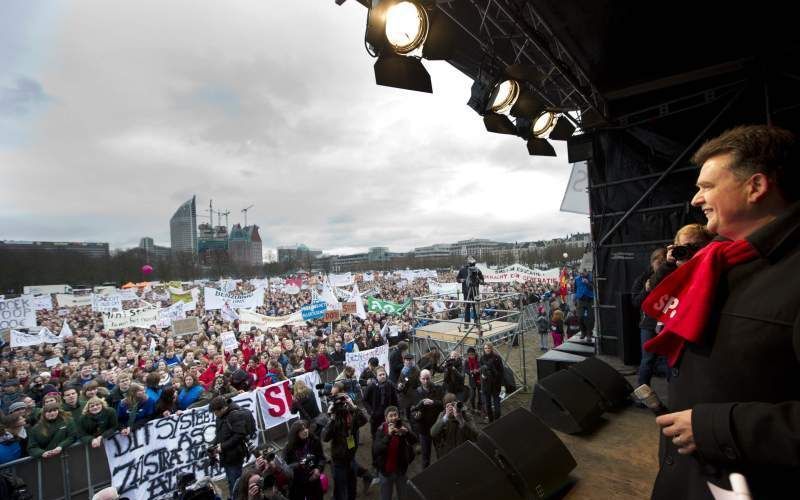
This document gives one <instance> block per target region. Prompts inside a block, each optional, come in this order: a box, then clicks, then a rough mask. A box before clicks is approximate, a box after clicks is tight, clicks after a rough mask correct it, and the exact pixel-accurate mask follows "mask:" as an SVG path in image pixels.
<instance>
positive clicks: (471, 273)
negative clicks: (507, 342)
mask: <svg viewBox="0 0 800 500" xmlns="http://www.w3.org/2000/svg"><path fill="white" fill-rule="evenodd" d="M456 281H458V282H459V283H461V292H462V293H463V294H464V300H467V301H475V300H478V299H479V297H480V295H479V294H480V285H482V284H483V273H482V272H481V270H480V269H478V267H477V263H476V262H475V259H474V258H473V257H470V258H468V259H467V265H466V266H464V267H462V268H461V269H459V271H458V276H456ZM475 306H476V304H474V303H472V304H469V303H468V304H465V305H464V323H466V324H469V322H470V318H471V317H474V318H475V325H476V326H477V327H478V331H480V321H479V319H478V310H477V308H476V307H475ZM470 309H471V310H472V315H471V316H470Z"/></svg>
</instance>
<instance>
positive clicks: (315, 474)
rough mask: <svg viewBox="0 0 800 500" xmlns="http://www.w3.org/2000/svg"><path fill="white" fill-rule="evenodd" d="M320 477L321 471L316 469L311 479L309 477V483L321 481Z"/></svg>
mask: <svg viewBox="0 0 800 500" xmlns="http://www.w3.org/2000/svg"><path fill="white" fill-rule="evenodd" d="M319 476H320V471H319V469H314V470H313V471H312V472H311V477H309V478H308V481H309V482H310V483H313V482H314V481H317V480H318V479H319Z"/></svg>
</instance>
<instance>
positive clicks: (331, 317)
mask: <svg viewBox="0 0 800 500" xmlns="http://www.w3.org/2000/svg"><path fill="white" fill-rule="evenodd" d="M340 319H342V314H341V311H337V310H335V309H334V310H327V311H325V316H324V318H323V321H325V323H331V322H334V321H339V320H340Z"/></svg>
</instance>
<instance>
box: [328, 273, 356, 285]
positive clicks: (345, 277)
mask: <svg viewBox="0 0 800 500" xmlns="http://www.w3.org/2000/svg"><path fill="white" fill-rule="evenodd" d="M328 282H329V283H330V284H331V286H352V285H353V283H355V280H354V279H353V274H352V273H344V274H329V275H328Z"/></svg>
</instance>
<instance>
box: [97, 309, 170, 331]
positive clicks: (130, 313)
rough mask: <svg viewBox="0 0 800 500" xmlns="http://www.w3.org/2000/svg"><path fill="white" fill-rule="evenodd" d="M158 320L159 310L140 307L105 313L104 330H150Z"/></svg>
mask: <svg viewBox="0 0 800 500" xmlns="http://www.w3.org/2000/svg"><path fill="white" fill-rule="evenodd" d="M157 320H158V308H156V307H140V308H138V309H126V310H124V311H115V312H110V313H103V328H105V329H106V330H120V329H122V328H133V327H139V328H149V327H150V325H155V324H156V321H157Z"/></svg>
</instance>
